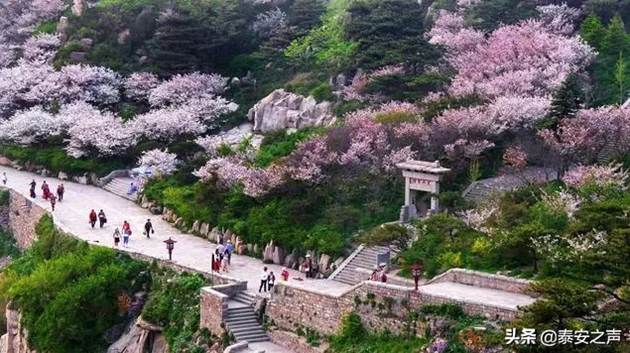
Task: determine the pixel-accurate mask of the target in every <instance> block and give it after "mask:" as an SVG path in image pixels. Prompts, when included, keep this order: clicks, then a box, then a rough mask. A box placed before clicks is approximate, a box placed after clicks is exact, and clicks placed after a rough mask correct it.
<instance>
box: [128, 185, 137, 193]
mask: <svg viewBox="0 0 630 353" xmlns="http://www.w3.org/2000/svg"><path fill="white" fill-rule="evenodd" d="M136 190H138V188H137V187H136V186H135V185H133V183H131V185H129V190H127V195H132V194H133V193H134V192H136Z"/></svg>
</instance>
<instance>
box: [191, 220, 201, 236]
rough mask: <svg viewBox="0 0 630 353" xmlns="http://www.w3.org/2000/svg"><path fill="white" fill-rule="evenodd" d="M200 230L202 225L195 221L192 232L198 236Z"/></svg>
mask: <svg viewBox="0 0 630 353" xmlns="http://www.w3.org/2000/svg"><path fill="white" fill-rule="evenodd" d="M200 228H201V225H200V224H199V221H194V222H193V225H192V228H191V229H190V231H191V232H193V233H195V234H198V233H199V229H200Z"/></svg>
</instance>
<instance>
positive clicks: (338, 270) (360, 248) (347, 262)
mask: <svg viewBox="0 0 630 353" xmlns="http://www.w3.org/2000/svg"><path fill="white" fill-rule="evenodd" d="M363 248H365V245H363V244H361V245H359V247H358V248H356V249H355V250H354V251H353V252H352V254H350V256H348V258H347V259H345V260H343V262H342V263H341V264H340V265H339V267H337V269H335V271H334V272H333V273H331V274H330V276H328V279H334V278H335V277H337V275H339V274H340V273H341V271H343V269H344V268H345V267H346V266H348V264H349V263H350V261H352V259H354V258H355V257H356V256H357V255H359V253H360V252H361V250H363Z"/></svg>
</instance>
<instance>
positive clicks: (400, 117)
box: [374, 112, 418, 125]
mask: <svg viewBox="0 0 630 353" xmlns="http://www.w3.org/2000/svg"><path fill="white" fill-rule="evenodd" d="M374 120H375V121H377V122H379V123H381V124H390V125H397V124H402V123H413V122H416V121H418V117H417V116H416V115H415V114H413V113H410V112H391V113H380V114H376V115H375V116H374Z"/></svg>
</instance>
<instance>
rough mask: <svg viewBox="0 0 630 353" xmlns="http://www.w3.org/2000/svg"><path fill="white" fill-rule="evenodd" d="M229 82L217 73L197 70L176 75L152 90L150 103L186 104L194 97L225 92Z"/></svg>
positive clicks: (157, 104) (161, 105) (156, 104)
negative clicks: (202, 72) (205, 72)
mask: <svg viewBox="0 0 630 353" xmlns="http://www.w3.org/2000/svg"><path fill="white" fill-rule="evenodd" d="M227 83H228V79H227V78H225V77H222V76H220V75H217V74H201V73H198V72H195V73H191V74H186V75H175V76H173V77H172V78H171V79H170V80H168V81H165V82H162V83H161V84H160V85H158V86H157V87H156V88H154V89H153V90H152V91H151V93H150V94H149V103H150V104H151V106H153V107H164V106H168V105H181V104H185V103H187V102H188V101H189V100H191V99H194V98H200V97H204V96H207V95H219V94H222V93H224V92H225V89H226V87H227Z"/></svg>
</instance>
